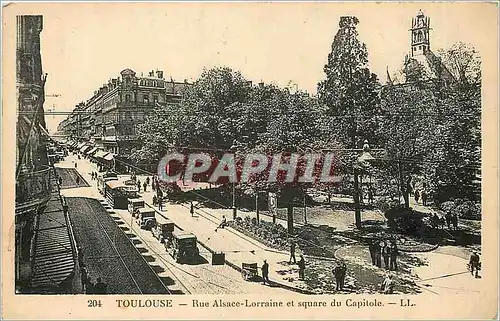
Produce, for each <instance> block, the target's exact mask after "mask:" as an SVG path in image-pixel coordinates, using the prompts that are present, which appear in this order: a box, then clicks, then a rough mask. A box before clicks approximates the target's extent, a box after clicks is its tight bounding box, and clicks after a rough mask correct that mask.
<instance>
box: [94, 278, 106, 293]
mask: <svg viewBox="0 0 500 321" xmlns="http://www.w3.org/2000/svg"><path fill="white" fill-rule="evenodd" d="M94 288H95V293H96V294H106V292H107V288H108V285H107V284H106V283H104V282H103V281H102V279H101V278H97V283H96V284H95V285H94Z"/></svg>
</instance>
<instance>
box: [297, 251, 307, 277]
mask: <svg viewBox="0 0 500 321" xmlns="http://www.w3.org/2000/svg"><path fill="white" fill-rule="evenodd" d="M298 264H299V280H304V279H305V277H304V272H305V270H306V261H305V260H304V255H302V254H301V255H300V260H299V262H298Z"/></svg>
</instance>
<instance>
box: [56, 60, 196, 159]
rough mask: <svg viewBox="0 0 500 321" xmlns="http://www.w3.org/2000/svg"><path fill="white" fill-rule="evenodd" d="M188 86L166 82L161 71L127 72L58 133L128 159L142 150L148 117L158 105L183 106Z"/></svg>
mask: <svg viewBox="0 0 500 321" xmlns="http://www.w3.org/2000/svg"><path fill="white" fill-rule="evenodd" d="M188 85H189V84H188V83H187V81H184V82H175V81H174V80H173V79H170V80H169V81H168V80H165V78H164V77H163V71H160V70H156V71H151V72H149V73H148V75H147V76H142V75H141V76H137V75H136V73H135V72H134V71H133V70H131V69H125V70H123V71H122V72H121V73H120V76H118V77H117V78H113V79H110V80H109V81H108V83H106V84H104V85H103V86H101V87H100V88H99V89H98V90H96V91H95V92H94V95H93V96H92V97H91V98H89V99H88V100H87V101H86V102H83V103H80V104H78V105H77V106H76V107H75V109H74V110H73V112H72V114H71V115H70V116H68V118H67V119H65V120H63V121H62V122H61V123H60V124H59V127H58V131H60V132H64V133H66V134H68V135H70V136H71V138H73V139H75V140H80V141H87V142H89V143H91V144H95V146H96V147H100V148H102V149H103V150H105V151H107V152H111V153H114V154H118V155H120V156H123V157H127V156H128V155H130V153H131V151H132V150H133V149H134V148H140V139H139V137H138V136H137V129H138V126H139V125H140V124H142V123H144V121H145V118H146V116H147V115H148V114H149V113H151V112H152V111H153V108H154V107H155V106H156V105H157V104H158V105H165V104H176V103H179V102H180V100H181V99H182V91H183V89H184V88H185V87H186V86H188Z"/></svg>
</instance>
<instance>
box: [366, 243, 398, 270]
mask: <svg viewBox="0 0 500 321" xmlns="http://www.w3.org/2000/svg"><path fill="white" fill-rule="evenodd" d="M368 249H369V250H370V257H371V260H372V264H373V265H375V266H377V267H382V259H383V261H384V266H385V268H386V269H388V270H392V271H396V270H397V269H398V262H397V257H398V254H399V252H398V246H397V244H396V240H389V241H386V240H381V239H373V240H371V241H370V242H369V244H368Z"/></svg>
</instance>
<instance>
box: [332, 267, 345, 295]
mask: <svg viewBox="0 0 500 321" xmlns="http://www.w3.org/2000/svg"><path fill="white" fill-rule="evenodd" d="M346 272H347V266H346V265H345V263H344V262H342V263H340V264H337V266H336V267H335V269H333V275H334V276H335V284H336V290H337V291H342V290H343V289H344V281H345V275H346Z"/></svg>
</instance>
